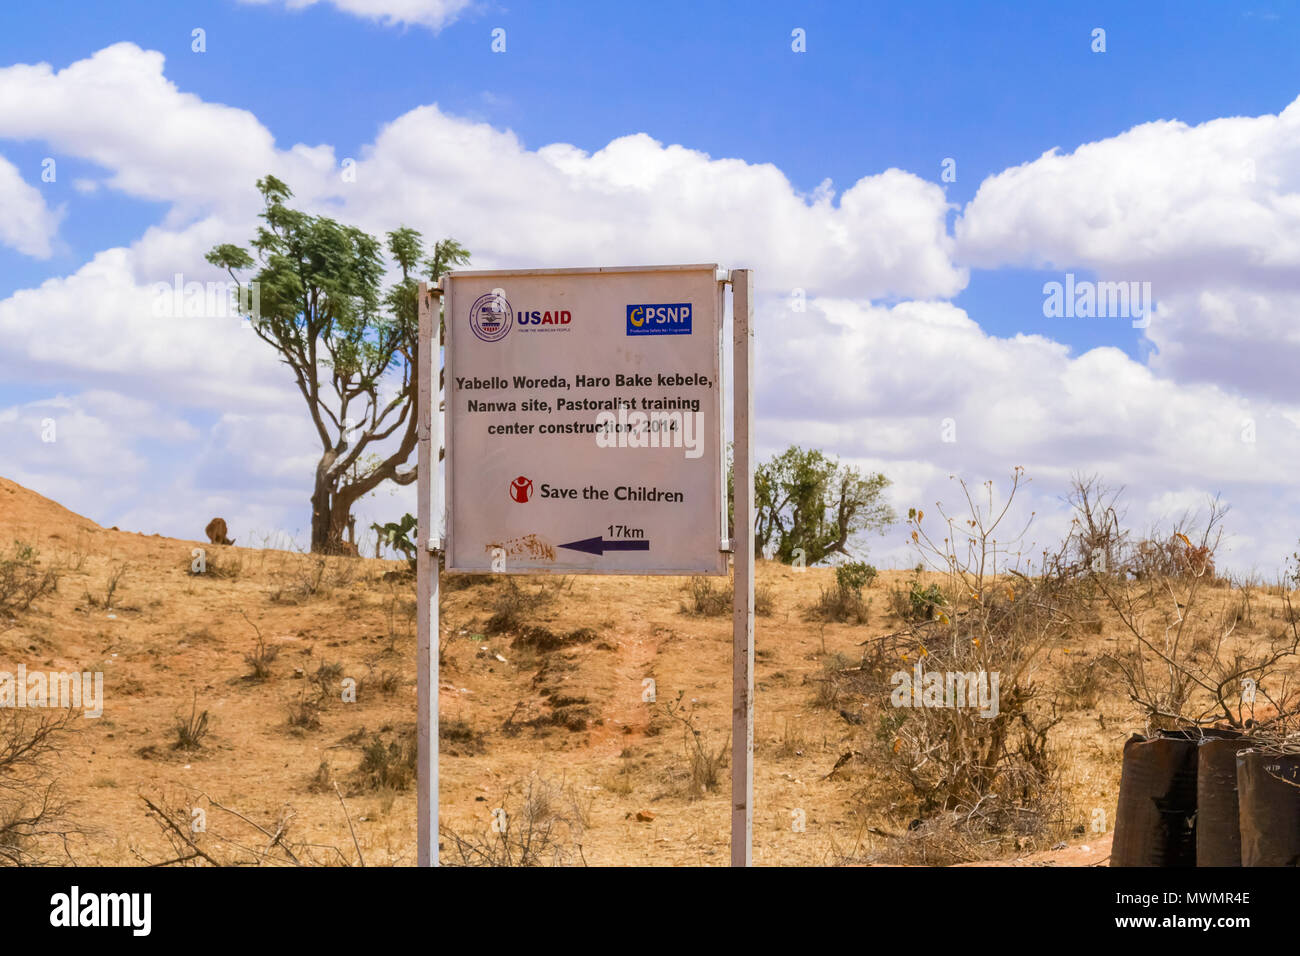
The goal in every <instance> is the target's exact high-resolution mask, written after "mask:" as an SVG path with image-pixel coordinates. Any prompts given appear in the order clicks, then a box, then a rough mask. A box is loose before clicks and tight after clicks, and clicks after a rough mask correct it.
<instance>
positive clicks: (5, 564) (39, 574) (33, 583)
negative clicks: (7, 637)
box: [0, 541, 59, 629]
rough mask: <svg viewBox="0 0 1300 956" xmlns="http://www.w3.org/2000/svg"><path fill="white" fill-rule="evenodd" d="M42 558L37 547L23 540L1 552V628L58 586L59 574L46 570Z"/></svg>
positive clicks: (51, 569) (52, 570) (49, 569)
mask: <svg viewBox="0 0 1300 956" xmlns="http://www.w3.org/2000/svg"><path fill="white" fill-rule="evenodd" d="M39 557H40V553H39V552H38V551H37V550H36V549H35V548H33V547H32V546H31V545H29V544H24V543H23V542H21V541H15V542H14V543H13V547H12V548H9V549H8V550H0V629H3V628H4V624H5V621H6V620H13V619H14V618H15V617H17V615H18V614H20V613H22V612H23V611H26V610H27V609H28V608H30V607H31V606H32V604H33V603H34V602H35V601H36V600H37V599H39V598H41V597H44V596H45V595H47V594H52V593H54V591H55V589H56V588H57V587H58V585H59V576H58V573H57V572H56V571H55V570H54V569H53V568H42V567H41V565H40V561H39V560H38V559H39Z"/></svg>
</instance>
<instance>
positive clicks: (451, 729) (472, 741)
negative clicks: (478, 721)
mask: <svg viewBox="0 0 1300 956" xmlns="http://www.w3.org/2000/svg"><path fill="white" fill-rule="evenodd" d="M438 744H439V752H440V753H443V754H446V755H447V756H449V757H475V756H478V755H479V754H482V753H486V752H487V738H486V737H485V736H484V735H483V733H482V731H478V730H475V729H474V728H473V727H472V726H471V725H470V723H469V721H467V720H462V719H460V718H458V717H457V718H452V719H451V720H440V721H438Z"/></svg>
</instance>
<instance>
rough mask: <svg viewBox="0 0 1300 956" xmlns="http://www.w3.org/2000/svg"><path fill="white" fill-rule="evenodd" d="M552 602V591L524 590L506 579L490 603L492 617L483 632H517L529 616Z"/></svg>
mask: <svg viewBox="0 0 1300 956" xmlns="http://www.w3.org/2000/svg"><path fill="white" fill-rule="evenodd" d="M554 600H555V593H554V590H553V589H550V588H546V587H544V586H543V587H538V588H537V590H535V591H530V590H525V589H524V588H521V587H520V586H519V585H518V584H517V583H515V580H514V578H507V579H506V586H505V587H504V588H502V589H501V591H500V592H499V593H498V594H497V595H496V597H495V598H494V599H493V601H492V616H491V617H490V618H488V621H487V624H485V625H484V626H483V631H484V633H486V634H504V633H508V632H510V631H518V630H520V629H522V628H523V627H524V626H525V625H526V624H527V623H528V618H529V616H530V615H532V614H533V613H535V612H536V611H537V610H538V609H540V608H542V607H545V606H546V605H548V604H550V603H551V602H552V601H554Z"/></svg>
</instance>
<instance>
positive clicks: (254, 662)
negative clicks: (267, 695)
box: [239, 609, 280, 681]
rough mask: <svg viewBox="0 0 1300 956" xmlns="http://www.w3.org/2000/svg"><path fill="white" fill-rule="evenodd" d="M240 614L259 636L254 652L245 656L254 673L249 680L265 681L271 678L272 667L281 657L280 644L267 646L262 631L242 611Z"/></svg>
mask: <svg viewBox="0 0 1300 956" xmlns="http://www.w3.org/2000/svg"><path fill="white" fill-rule="evenodd" d="M239 613H240V615H241V616H242V617H243V618H244V620H245V621H248V625H249V627H251V628H252V629H253V631H254V632H255V633H256V634H257V644H256V645H255V646H254V647H253V652H252V653H251V654H245V655H244V663H246V664H248V666H249V667H251V668H253V673H251V674H249V675H248V676H249V679H250V680H256V681H264V680H266V679H267V678H269V677H270V676H271V665H272V664H274V663H275V659H276V658H277V657H279V656H280V646H279V645H278V644H267V643H266V641H265V640H264V639H263V638H262V629H261V628H260V627H258V626H257V625H256V624H254V623H253V621H252V619H251V618H249V616H248V615H247V614H245V613H244V611H243V610H242V609H241V610H240V612H239Z"/></svg>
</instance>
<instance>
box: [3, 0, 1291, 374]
mask: <svg viewBox="0 0 1300 956" xmlns="http://www.w3.org/2000/svg"><path fill="white" fill-rule="evenodd" d="M1087 6H1088V9H1087V10H1086V12H1085V11H1080V10H1077V9H1067V5H1063V4H1049V3H1040V4H1006V5H1004V4H991V3H961V2H948V3H943V2H941V3H933V4H880V3H875V4H849V3H804V4H794V3H766V2H756V3H747V4H745V5H744V6H743V14H741V13H739V12H738V11H739V10H741V9H742V8H739V7H735V6H734V5H733V6H729V5H727V4H722V3H704V4H700V3H691V2H666V3H655V4H641V5H637V4H600V3H577V2H571V3H559V2H547V3H530V4H517V5H505V4H493V3H485V4H482V5H480V6H479V7H477V8H475V9H472V10H470V11H469V12H467V13H466V14H464V15H463V16H462V17H461V18H459V19H457V20H456V21H454V22H452V23H451V24H449V25H448V26H446V27H445V28H443V29H442V30H441V31H440V32H438V33H436V34H435V33H432V32H431V31H429V30H427V29H424V28H421V27H418V26H409V25H408V26H399V27H390V26H385V25H383V24H381V23H375V22H368V21H365V20H359V19H358V18H357V17H355V16H352V15H349V14H347V13H345V12H342V11H340V10H337V9H335V8H333V7H330V6H327V5H325V4H320V5H317V6H314V7H311V8H308V9H305V10H286V9H283V8H279V7H263V6H256V5H244V4H239V3H234V2H230V0H200V2H187V3H185V4H162V3H157V2H152V0H121V2H115V3H113V4H102V3H95V2H87V3H73V2H60V3H55V4H40V5H16V4H11V5H6V6H5V7H4V8H3V10H0V61H2V62H7V63H32V62H39V61H48V62H50V63H51V64H53V65H54V66H55V67H63V66H66V65H68V64H69V63H71V62H73V61H75V60H78V59H81V58H83V57H84V56H86V55H87V54H88V53H89V52H91V51H93V50H97V49H100V48H102V47H105V46H108V45H109V44H111V43H114V42H117V41H119V40H132V41H134V42H136V43H137V44H139V45H140V46H142V47H144V48H146V49H154V50H159V51H161V52H163V53H164V54H166V55H167V62H168V71H167V72H168V76H169V78H171V79H172V80H173V81H174V82H175V83H176V84H177V85H178V86H180V87H181V88H182V89H184V90H187V91H190V92H193V93H196V94H197V95H199V96H201V97H202V98H203V99H205V100H209V101H213V102H219V103H226V104H229V105H232V106H238V107H242V108H244V109H248V110H250V111H252V112H254V113H256V114H257V116H258V117H259V118H261V119H262V121H263V122H264V123H265V124H266V125H267V126H268V127H269V128H270V129H271V130H272V131H273V132H274V134H275V136H276V140H277V142H278V143H279V144H280V145H282V146H289V145H292V144H293V143H296V142H302V143H309V144H312V143H321V142H327V143H331V144H334V145H335V147H336V148H337V150H338V152H339V154H340V155H343V156H354V155H357V154H358V153H359V152H360V150H361V148H362V147H363V145H364V144H366V143H368V142H370V141H371V140H372V139H373V137H374V135H375V133H376V131H377V128H378V126H379V125H380V124H381V123H383V122H385V121H387V120H388V119H390V118H392V117H395V116H397V115H399V114H401V113H403V112H405V111H406V110H408V109H411V108H412V107H415V106H417V105H420V104H422V103H428V102H436V103H438V104H439V105H440V106H442V107H443V108H444V109H447V110H449V111H452V112H455V113H457V114H460V115H463V116H467V117H473V118H479V119H483V120H486V121H488V122H491V123H492V124H493V125H494V126H498V127H505V128H509V129H511V130H514V131H515V132H516V133H517V134H518V135H519V136H520V137H521V138H522V139H523V141H524V142H525V144H527V145H529V146H532V147H536V146H540V145H543V144H546V143H552V142H565V143H572V144H574V145H577V146H579V147H581V148H583V149H586V150H595V149H599V148H600V147H601V146H603V145H604V144H605V143H607V142H609V141H610V140H611V139H614V138H616V137H618V136H621V135H625V134H628V133H634V132H646V133H649V134H650V135H651V136H653V137H654V138H656V139H658V140H661V141H663V142H666V143H682V144H687V145H689V146H691V147H692V148H694V149H699V150H702V151H704V152H707V153H709V154H710V155H712V156H715V157H722V156H740V157H743V158H744V159H746V160H748V161H749V162H752V163H763V162H770V163H774V164H776V165H777V166H778V167H780V169H781V170H782V171H784V172H785V173H786V175H787V176H789V178H790V179H791V181H792V183H793V184H794V185H795V187H796V188H798V189H801V190H804V191H807V192H811V191H812V190H813V189H815V188H816V187H817V185H818V184H819V183H820V182H822V181H823V180H824V179H827V178H829V179H830V180H832V182H833V183H834V184H836V186H838V187H840V188H843V187H845V186H847V185H849V184H851V183H852V182H854V181H855V180H856V179H858V178H859V177H861V176H863V175H865V174H868V173H873V172H879V171H881V170H884V169H887V168H889V167H891V166H897V167H900V168H903V169H907V170H910V171H912V172H915V173H916V174H917V175H920V176H923V177H927V178H931V179H933V180H935V181H938V180H939V175H940V164H941V163H942V161H943V160H944V159H945V158H948V157H952V158H954V159H956V160H957V179H956V181H955V182H953V183H949V184H946V189H947V193H948V196H949V198H950V199H951V200H952V201H953V202H955V203H964V202H967V201H969V200H970V199H971V198H972V197H973V195H974V191H975V189H976V187H977V186H978V184H979V183H980V182H981V181H982V180H983V179H984V177H985V176H988V175H991V174H993V173H996V172H998V171H1000V170H1002V169H1004V168H1006V167H1009V166H1013V165H1016V164H1018V163H1021V162H1025V161H1027V160H1031V159H1034V158H1036V157H1037V156H1038V155H1040V154H1041V153H1043V152H1044V151H1046V150H1049V149H1051V148H1053V147H1059V148H1061V149H1063V150H1070V149H1073V148H1074V147H1076V146H1078V145H1079V144H1081V143H1086V142H1089V141H1092V140H1096V139H1100V138H1103V137H1105V136H1108V135H1112V134H1113V133H1115V132H1116V131H1118V130H1122V129H1126V128H1128V127H1130V126H1133V125H1135V124H1137V123H1141V122H1146V121H1149V120H1153V119H1178V120H1182V121H1184V122H1186V123H1190V124H1195V123H1199V122H1202V121H1204V120H1207V119H1212V118H1215V117H1220V116H1234V115H1247V116H1249V115H1257V114H1259V113H1263V112H1276V111H1278V110H1280V109H1282V108H1283V107H1284V106H1285V105H1286V104H1287V103H1289V102H1290V101H1291V100H1292V99H1293V98H1294V95H1295V92H1296V90H1295V83H1294V77H1295V76H1297V75H1300V28H1298V27H1297V17H1300V10H1298V9H1297V7H1296V5H1294V4H1283V3H1273V4H1258V5H1256V4H1250V5H1246V6H1244V7H1243V6H1239V5H1231V4H1222V3H1205V2H1203V3H1183V2H1179V3H1146V4H1131V3H1094V4H1088V5H1087ZM70 22H74V23H76V29H74V30H70V29H68V24H69V23H70ZM196 27H198V28H202V29H204V30H205V31H206V32H207V52H206V53H205V54H202V55H199V54H195V53H192V52H191V49H190V47H191V42H192V40H191V31H192V30H193V29H195V28H196ZM497 27H500V28H503V29H505V30H506V40H507V54H508V55H505V56H502V55H499V54H494V53H493V52H492V50H491V35H490V34H491V30H493V29H495V28H497ZM795 27H800V28H802V29H804V30H805V31H806V32H807V38H808V40H807V49H808V52H807V53H806V54H805V55H802V56H800V55H794V54H793V53H792V51H791V49H790V46H791V37H790V34H791V30H792V29H794V28H795ZM1096 27H1102V28H1103V29H1105V30H1106V43H1107V49H1106V52H1105V54H1096V53H1093V52H1092V50H1091V43H1092V37H1091V33H1092V30H1093V29H1094V28H1096ZM7 152H8V155H9V156H10V157H11V159H12V160H13V161H15V162H17V163H19V165H21V166H24V167H26V168H29V169H30V168H33V167H39V163H40V160H41V158H42V157H43V156H44V155H46V153H45V151H44V150H43V149H42V147H41V146H40V145H39V144H34V143H26V144H24V143H18V144H13V145H7ZM91 165H92V164H74V165H70V166H69V169H68V172H70V173H75V174H79V173H80V171H81V168H82V167H85V168H90V167H91ZM71 182H72V176H71V175H68V176H65V177H64V178H62V180H61V181H60V182H58V183H56V184H51V185H50V187H49V188H48V189H47V192H48V193H49V194H50V196H51V200H52V201H53V202H70V203H71V208H70V210H69V218H68V221H67V223H68V227H69V228H67V229H65V230H64V232H63V238H64V239H65V241H66V252H65V253H64V254H63V255H59V256H56V257H55V258H53V259H51V260H48V261H46V262H44V263H41V262H33V261H31V260H26V261H24V259H23V258H22V257H20V256H17V255H14V254H13V253H11V252H8V251H0V291H5V292H8V291H12V290H13V289H15V288H20V287H22V285H25V284H30V283H33V282H36V281H39V280H40V279H42V278H45V277H47V276H50V275H59V274H62V273H63V272H66V271H70V267H71V266H74V265H75V264H76V263H77V262H79V261H80V260H84V258H86V257H87V256H89V255H90V254H93V252H94V251H95V250H97V249H100V248H103V247H104V246H105V245H108V244H110V243H113V242H123V241H126V240H128V239H129V238H131V237H133V236H135V235H138V234H139V233H140V232H142V231H143V229H144V228H145V227H146V226H148V225H150V224H152V223H155V222H157V221H159V220H160V218H161V216H162V214H163V212H164V206H163V204H159V203H141V202H138V201H123V200H121V199H120V198H118V197H114V196H98V197H95V198H94V199H93V200H89V201H83V202H74V201H72V200H74V199H75V197H73V196H72V195H71V190H72V187H71V185H70V184H71ZM1043 281H1044V277H1043V276H1042V275H1040V274H1039V273H1038V272H1036V271H1032V270H1025V271H1023V272H1016V273H1014V274H1010V275H1007V274H1001V275H996V276H991V275H981V274H978V273H977V274H976V275H975V276H973V277H972V281H971V284H970V286H969V287H968V288H967V289H966V290H965V291H964V292H963V294H962V296H961V297H959V298H958V299H957V301H958V303H959V304H961V305H963V306H965V307H967V308H970V309H974V310H977V311H979V312H980V314H981V317H982V324H984V325H985V327H986V328H988V329H989V330H990V331H995V332H997V333H999V334H1013V333H1014V332H1016V331H1039V330H1040V328H1039V326H1044V325H1045V324H1046V321H1045V320H1043V319H1042V317H1041V314H1040V313H1039V306H1040V304H1041V298H1042V293H1041V287H1042V283H1043ZM1117 331H1118V330H1117V329H1104V328H1098V327H1097V326H1088V325H1083V324H1075V325H1071V326H1065V327H1061V326H1059V325H1056V326H1054V327H1053V328H1052V333H1053V335H1054V336H1055V337H1056V338H1058V339H1060V340H1061V341H1065V342H1068V343H1069V344H1071V345H1073V346H1076V347H1079V348H1088V347H1092V346H1095V345H1099V344H1114V345H1117V346H1119V347H1122V348H1124V349H1125V350H1127V351H1130V352H1132V353H1133V354H1135V355H1136V354H1138V344H1137V340H1136V336H1133V335H1127V334H1126V335H1118V336H1117V335H1115V334H1113V333H1115V332H1117Z"/></svg>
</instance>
